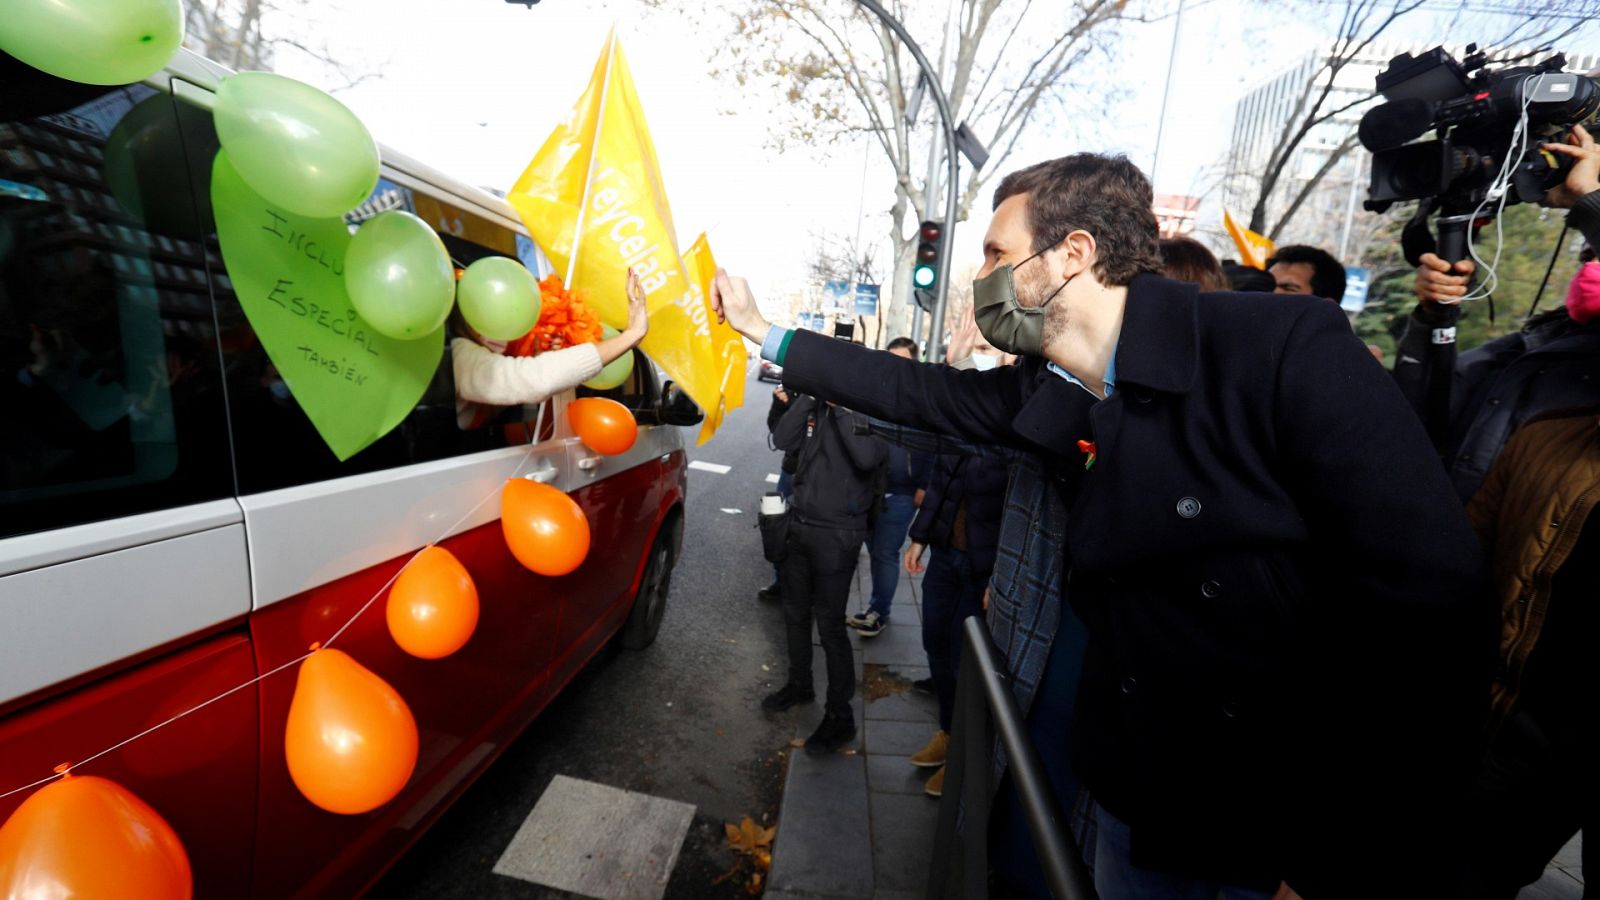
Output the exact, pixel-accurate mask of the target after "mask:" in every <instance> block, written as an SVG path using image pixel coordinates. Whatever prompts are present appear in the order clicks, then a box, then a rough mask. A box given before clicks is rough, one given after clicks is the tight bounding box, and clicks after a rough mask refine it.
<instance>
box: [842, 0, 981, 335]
mask: <svg viewBox="0 0 1600 900" xmlns="http://www.w3.org/2000/svg"><path fill="white" fill-rule="evenodd" d="M856 3H857V4H859V5H860V6H861V7H862V8H863V9H865V10H867V11H868V12H870V13H872V14H873V15H875V16H877V17H878V18H879V19H880V20H881V21H882V22H883V24H884V25H885V26H887V27H888V29H889V30H890V31H893V32H894V33H895V34H896V35H897V36H898V37H899V38H900V41H901V43H903V44H905V45H906V49H907V50H910V51H911V56H912V57H913V58H914V59H916V61H917V65H918V66H920V67H921V68H922V75H923V77H924V78H926V79H927V84H928V93H929V94H932V95H933V102H934V103H935V104H936V105H937V106H938V107H939V120H940V122H941V123H943V125H944V148H945V166H946V172H945V189H944V192H945V197H944V227H945V233H944V240H942V241H940V242H939V283H938V284H936V285H934V298H933V310H932V313H931V318H932V325H933V327H932V329H931V336H930V340H929V341H928V350H927V357H926V358H927V360H928V361H929V362H933V361H935V360H937V359H941V358H943V357H942V355H941V354H940V351H939V342H940V340H941V339H942V338H943V337H944V315H945V298H946V297H948V296H949V288H950V247H951V245H952V244H953V243H954V242H953V241H952V240H951V236H952V235H953V234H954V232H955V227H956V190H957V188H956V179H957V178H958V177H959V175H960V171H959V169H960V158H959V156H958V155H957V153H956V117H955V113H954V111H953V110H951V109H950V98H948V97H946V96H945V95H944V87H943V86H942V85H940V84H939V73H938V71H937V70H935V69H934V67H933V66H932V65H930V64H929V63H928V58H927V57H926V56H924V55H923V54H922V48H920V47H918V46H917V42H916V41H914V40H912V39H911V35H910V34H909V33H908V32H907V31H906V28H905V26H904V25H901V24H900V20H899V19H896V18H895V17H894V16H892V15H890V14H889V11H888V10H886V9H884V8H883V7H882V6H880V5H879V4H878V2H877V0H856Z"/></svg>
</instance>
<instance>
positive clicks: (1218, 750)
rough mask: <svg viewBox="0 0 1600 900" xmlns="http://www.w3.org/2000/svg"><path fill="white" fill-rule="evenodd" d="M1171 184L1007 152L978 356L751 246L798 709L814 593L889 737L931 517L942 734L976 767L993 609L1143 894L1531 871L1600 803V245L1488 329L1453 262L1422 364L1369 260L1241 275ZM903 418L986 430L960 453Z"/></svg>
mask: <svg viewBox="0 0 1600 900" xmlns="http://www.w3.org/2000/svg"><path fill="white" fill-rule="evenodd" d="M1545 146H1546V149H1547V150H1548V151H1549V152H1550V153H1551V154H1554V155H1559V156H1562V157H1566V158H1567V159H1569V160H1570V161H1571V165H1570V170H1569V172H1568V174H1567V176H1566V180H1565V182H1564V183H1563V184H1562V185H1561V186H1559V187H1558V188H1556V189H1554V190H1552V191H1551V192H1550V194H1549V195H1548V197H1547V198H1546V203H1547V205H1551V206H1558V207H1563V208H1567V209H1570V212H1569V213H1568V220H1567V221H1568V224H1569V225H1570V226H1571V227H1572V228H1573V229H1574V230H1576V231H1578V232H1579V233H1581V234H1582V235H1583V236H1584V238H1585V239H1586V240H1587V241H1588V244H1589V246H1590V247H1591V248H1592V247H1596V246H1600V147H1597V146H1596V143H1595V141H1594V139H1593V138H1592V137H1591V136H1590V135H1589V134H1588V133H1587V132H1586V131H1585V130H1584V129H1583V128H1581V127H1577V128H1574V129H1573V131H1572V133H1571V135H1570V136H1569V137H1568V138H1567V139H1566V140H1565V142H1562V143H1550V144H1546V145H1545ZM1152 199H1153V198H1152V192H1151V187H1150V183H1149V181H1148V180H1147V178H1146V177H1145V175H1144V174H1143V173H1142V172H1141V171H1140V170H1139V169H1138V168H1137V167H1136V166H1134V165H1133V164H1132V163H1130V162H1128V161H1127V160H1126V159H1125V158H1122V157H1118V156H1105V155H1098V154H1092V153H1080V154H1076V155H1073V156H1067V157H1063V158H1060V159H1055V160H1050V161H1047V162H1043V163H1040V164H1038V165H1035V166H1031V167H1029V168H1026V169H1023V170H1021V171H1018V172H1014V173H1012V174H1010V175H1008V176H1006V177H1005V178H1004V179H1003V180H1002V182H1001V183H1000V185H999V187H998V188H997V190H996V192H995V195H994V217H993V220H992V223H991V225H990V227H989V229H988V232H987V234H986V235H985V237H984V244H983V256H984V264H983V267H982V269H981V270H980V271H979V273H978V278H977V281H976V282H975V283H974V285H973V298H974V299H973V309H972V313H971V317H970V319H967V320H964V321H962V322H961V323H959V324H958V325H956V327H955V328H954V329H953V330H952V334H951V336H950V350H949V353H948V354H947V357H946V362H945V364H944V365H938V364H927V363H920V362H917V361H915V360H914V359H913V358H911V357H912V356H913V355H914V352H913V351H914V349H915V345H914V344H913V343H912V342H910V341H909V340H902V341H897V342H895V345H893V346H892V347H891V348H890V350H889V352H881V351H872V350H869V349H866V348H864V347H861V346H857V345H854V344H851V343H849V342H846V341H839V340H833V339H830V338H826V337H823V336H821V335H818V334H814V333H809V332H805V331H795V330H791V329H787V328H783V327H779V326H774V325H770V324H769V323H768V322H766V321H765V320H764V319H763V318H762V316H761V313H760V312H759V309H758V307H757V304H756V302H755V300H754V298H753V296H752V295H751V292H750V289H749V286H748V284H747V283H746V282H745V281H744V280H743V279H739V278H735V277H732V276H730V275H728V274H727V273H726V272H720V271H719V273H718V275H717V279H716V281H715V285H714V290H713V298H712V299H713V305H714V307H715V308H716V310H717V312H718V314H719V316H721V317H723V318H724V319H725V320H726V321H727V322H729V323H730V324H731V325H732V326H733V327H734V328H735V329H736V330H738V331H739V332H741V333H742V334H744V335H745V336H746V337H747V338H749V339H750V340H751V341H753V342H755V343H758V344H760V345H761V353H762V356H763V358H765V359H768V360H771V361H772V362H775V363H777V364H779V365H781V366H782V367H783V382H784V383H783V387H781V388H779V389H778V390H777V391H776V392H775V394H774V406H773V415H772V417H771V418H770V419H769V422H770V424H771V426H772V431H773V443H774V445H775V446H776V447H777V448H778V449H780V450H782V451H784V452H785V454H786V456H785V464H784V472H785V479H792V481H791V482H789V483H787V484H786V486H785V490H786V491H787V490H790V489H791V488H792V493H791V494H790V503H789V511H790V515H789V519H790V521H789V523H788V529H789V530H788V535H787V541H786V548H787V553H786V554H784V555H783V556H782V559H781V562H780V563H779V565H778V569H779V578H778V581H777V585H776V586H775V588H776V589H775V590H771V591H770V592H768V593H767V595H768V596H769V597H771V598H772V599H775V600H777V601H778V602H780V603H781V604H782V606H783V610H784V616H785V620H786V622H787V628H788V636H789V641H788V643H789V653H790V666H789V677H788V680H787V682H786V683H785V684H784V685H783V686H782V687H781V688H780V689H779V690H778V691H777V692H775V693H774V694H772V695H771V696H769V697H767V698H766V700H765V701H764V703H763V705H764V706H765V707H766V708H767V709H770V710H781V709H787V708H789V707H791V706H794V705H795V704H798V703H802V702H805V701H807V700H811V699H813V697H814V688H813V685H812V667H811V652H812V645H811V640H810V634H811V628H812V624H813V622H814V623H815V626H816V629H817V632H818V634H819V635H820V637H821V643H822V647H823V651H824V653H825V655H826V656H827V662H828V665H827V672H828V675H827V677H828V685H827V703H826V707H825V714H824V717H823V720H822V722H821V724H820V725H819V726H818V727H817V730H816V733H815V734H813V735H812V737H811V738H810V739H809V740H808V742H807V746H806V749H807V750H808V751H810V752H828V751H832V750H835V749H837V748H838V747H840V746H843V745H844V744H845V743H847V742H848V741H849V740H850V739H851V737H853V735H854V731H855V725H854V719H853V714H852V710H851V708H850V702H851V697H852V696H853V693H854V687H855V684H854V679H855V673H854V666H853V655H852V651H851V648H850V644H849V641H848V637H847V631H846V629H847V628H850V627H854V628H856V629H858V632H859V633H860V634H861V635H862V636H863V637H866V636H870V635H875V634H877V633H879V632H881V630H882V629H883V628H884V627H885V626H886V625H887V624H888V622H889V619H890V612H891V609H892V607H891V605H890V602H889V601H890V600H891V599H892V597H893V582H894V580H895V579H897V577H898V573H897V572H895V571H893V570H892V569H891V568H890V567H889V561H890V560H892V559H893V558H894V557H895V556H902V554H901V548H902V546H904V542H905V541H906V539H907V536H908V532H909V539H910V542H911V543H910V546H909V547H908V548H906V549H905V550H904V552H903V558H902V561H901V565H902V566H903V568H905V569H906V570H907V571H910V572H913V573H920V574H921V575H922V590H923V606H924V615H923V642H924V647H925V648H926V650H927V655H928V661H929V668H930V671H931V673H932V687H933V689H934V691H935V692H936V693H937V694H938V697H939V731H938V732H937V733H936V734H935V735H933V737H932V739H931V740H930V742H929V744H928V746H927V747H925V748H924V749H923V750H922V751H920V752H919V753H917V754H916V755H915V756H914V757H912V760H911V761H912V762H913V763H915V764H917V765H927V766H940V765H942V764H943V762H944V757H945V753H946V749H947V747H948V745H949V736H950V731H951V729H952V727H953V725H954V723H953V722H952V721H951V708H952V702H953V697H954V690H955V677H956V672H957V671H958V667H959V665H960V648H961V644H960V640H959V635H960V632H961V629H960V627H959V623H960V622H961V621H962V620H964V619H965V618H967V617H971V616H979V615H982V616H985V617H986V621H987V625H988V627H989V630H990V632H991V633H992V636H993V638H994V640H995V642H996V645H997V646H998V648H999V649H1000V651H1001V653H1002V654H1003V657H1004V660H1005V665H1006V666H1007V668H1008V672H1007V673H1006V675H1007V676H1008V680H1009V683H1010V684H1011V685H1012V688H1013V691H1014V693H1015V695H1016V699H1017V701H1018V705H1019V707H1020V709H1021V710H1022V711H1023V713H1024V715H1025V716H1026V717H1027V725H1028V731H1029V734H1030V736H1031V738H1032V739H1033V741H1034V743H1035V745H1036V747H1037V748H1038V749H1039V752H1040V756H1041V758H1042V760H1043V762H1044V765H1045V769H1046V775H1047V777H1048V779H1049V781H1050V783H1051V787H1052V789H1053V790H1054V791H1055V793H1056V794H1057V800H1058V802H1059V804H1060V807H1061V808H1062V809H1077V810H1083V811H1085V816H1086V822H1085V823H1083V824H1085V825H1087V826H1090V827H1089V828H1088V829H1087V833H1089V834H1092V837H1093V840H1092V841H1086V842H1084V844H1083V846H1082V848H1081V849H1082V850H1083V852H1084V855H1085V861H1086V862H1087V863H1088V864H1089V865H1090V867H1091V868H1092V871H1093V876H1094V880H1095V885H1096V889H1097V891H1098V893H1099V895H1100V897H1101V898H1103V900H1135V898H1137V900H1167V898H1173V900H1177V898H1184V900H1188V898H1196V900H1213V898H1217V897H1226V898H1230V900H1240V898H1260V900H1267V898H1290V897H1306V898H1311V900H1319V898H1345V897H1359V898H1374V897H1377V898H1382V897H1441V898H1456V897H1460V898H1485V900H1489V898H1512V897H1514V896H1516V894H1517V892H1518V890H1519V889H1520V887H1521V886H1523V885H1525V884H1528V883H1530V882H1532V881H1534V880H1536V879H1538V878H1539V876H1540V874H1541V873H1542V871H1543V869H1544V867H1545V865H1546V864H1547V863H1548V862H1549V860H1550V859H1551V857H1552V856H1553V855H1554V854H1555V853H1556V852H1557V851H1558V850H1559V849H1560V848H1561V847H1562V846H1563V845H1564V844H1565V843H1566V842H1567V841H1568V840H1569V839H1571V838H1572V836H1573V835H1574V834H1575V833H1577V832H1578V831H1579V830H1580V829H1581V828H1582V827H1583V826H1584V824H1585V823H1586V821H1587V818H1588V815H1589V813H1590V812H1591V811H1592V810H1594V809H1595V806H1594V802H1593V795H1592V793H1591V791H1590V779H1589V772H1590V771H1591V770H1590V769H1589V766H1588V762H1589V757H1588V751H1589V749H1590V747H1591V744H1592V741H1593V730H1592V727H1591V721H1592V719H1593V718H1594V713H1593V712H1592V711H1591V708H1590V707H1589V706H1588V705H1587V703H1588V700H1589V699H1592V697H1593V695H1592V694H1591V693H1590V691H1591V689H1592V688H1593V687H1594V686H1595V682H1594V672H1593V669H1592V667H1591V666H1592V664H1591V663H1590V662H1588V661H1587V659H1588V657H1587V647H1588V646H1589V638H1590V637H1592V636H1594V635H1593V633H1592V632H1590V631H1588V630H1587V629H1589V628H1591V627H1593V624H1592V623H1593V622H1594V621H1596V620H1595V619H1594V618H1593V617H1591V616H1589V615H1588V612H1589V611H1588V607H1587V606H1586V605H1585V604H1586V603H1588V602H1590V601H1592V599H1593V598H1594V597H1595V596H1596V595H1597V593H1600V517H1595V516H1591V512H1592V510H1593V508H1594V506H1595V504H1596V503H1597V502H1600V377H1596V376H1600V262H1596V261H1595V260H1594V254H1593V251H1592V250H1587V251H1585V256H1584V259H1583V262H1582V266H1581V268H1580V271H1579V274H1578V276H1577V277H1576V278H1575V279H1574V280H1573V281H1572V283H1571V285H1570V288H1569V291H1568V294H1567V299H1566V303H1565V305H1564V307H1563V308H1562V309H1560V310H1556V311H1553V312H1551V313H1548V314H1545V315H1543V316H1540V317H1537V318H1535V319H1532V320H1531V321H1529V322H1528V323H1527V324H1526V327H1525V328H1524V329H1523V330H1521V331H1520V332H1518V333H1516V334H1514V335H1510V336H1508V337H1505V338H1501V339H1498V340H1496V341H1493V342H1491V343H1489V344H1486V345H1485V346H1483V347H1480V348H1476V349H1472V350H1470V351H1468V352H1465V353H1462V354H1460V356H1459V357H1456V356H1455V347H1454V345H1453V344H1452V343H1450V341H1448V340H1444V339H1441V337H1440V335H1441V330H1440V328H1439V324H1438V323H1440V322H1442V321H1444V320H1445V319H1446V318H1447V317H1448V316H1447V314H1448V312H1449V309H1448V308H1449V306H1450V305H1452V304H1455V303H1459V302H1460V301H1461V298H1462V297H1463V296H1465V295H1466V294H1467V293H1468V290H1469V285H1470V284H1471V283H1472V279H1473V278H1474V276H1475V273H1474V272H1473V270H1472V266H1471V264H1470V263H1456V264H1451V263H1448V262H1445V261H1443V260H1440V259H1439V258H1438V257H1436V256H1432V255H1426V256H1423V257H1422V259H1421V265H1420V267H1419V268H1418V273H1417V277H1416V281H1415V285H1416V286H1415V291H1416V294H1417V297H1418V304H1417V307H1416V309H1415V311H1414V312H1413V313H1412V315H1411V319H1410V322H1409V324H1408V329H1407V332H1406V334H1405V335H1404V336H1403V337H1402V339H1401V340H1400V342H1399V347H1398V350H1397V353H1396V360H1395V363H1394V365H1393V370H1392V371H1390V370H1388V369H1386V368H1385V367H1384V366H1383V365H1381V364H1379V363H1376V362H1374V358H1373V357H1374V356H1376V355H1377V354H1375V353H1373V352H1372V351H1371V349H1370V348H1368V347H1366V346H1364V345H1363V344H1362V342H1361V341H1360V340H1359V339H1358V338H1357V337H1356V336H1355V334H1354V332H1353V330H1352V328H1351V326H1350V322H1349V319H1348V318H1347V316H1346V315H1345V314H1344V312H1343V311H1342V310H1341V309H1340V307H1339V304H1338V301H1339V299H1340V298H1341V297H1342V296H1343V294H1344V287H1345V286H1344V280H1345V273H1344V267H1343V266H1342V265H1341V264H1340V263H1339V262H1338V261H1337V260H1336V259H1334V258H1333V257H1332V256H1331V255H1329V254H1328V253H1326V252H1325V251H1322V250H1319V249H1317V248H1314V247H1307V246H1285V247H1281V248H1279V249H1278V250H1277V252H1276V253H1275V255H1274V256H1273V258H1272V259H1271V260H1269V261H1268V263H1267V266H1266V268H1265V270H1264V271H1263V270H1255V269H1248V268H1245V267H1239V266H1237V265H1232V266H1229V265H1225V264H1224V263H1222V262H1219V261H1218V260H1217V259H1216V257H1215V256H1213V255H1212V254H1211V253H1210V252H1209V251H1208V250H1207V249H1206V248H1205V247H1204V246H1203V245H1201V244H1199V243H1197V242H1195V241H1192V240H1188V239H1181V238H1180V239H1176V240H1169V241H1162V240H1160V239H1159V237H1158V230H1157V224H1156V219H1155V216H1154V214H1153V212H1152V211H1151V205H1152ZM1261 291H1272V292H1274V293H1275V294H1276V295H1278V296H1263V295H1262V294H1261V293H1260V292H1261ZM1441 354H1444V355H1443V356H1441ZM1441 372H1442V373H1449V374H1445V375H1441V374H1439V373H1441ZM1441 381H1447V382H1448V383H1440V382H1441ZM1441 397H1443V398H1444V401H1443V402H1442V403H1441V402H1440V400H1439V398H1441ZM1444 409H1447V411H1448V421H1444V422H1428V423H1427V424H1428V427H1425V424H1424V423H1425V419H1427V417H1428V416H1429V415H1430V414H1432V415H1435V416H1436V415H1437V413H1438V411H1439V410H1444ZM1430 411H1431V413H1430ZM869 419H870V420H882V421H885V422H891V423H896V424H897V425H899V426H904V427H905V428H907V429H915V430H917V431H920V432H926V433H928V434H932V435H941V436H947V437H948V438H950V439H951V444H950V446H952V447H955V446H960V447H963V448H965V450H964V451H963V452H959V453H950V454H944V455H940V456H938V457H937V458H935V459H932V460H929V459H926V458H922V457H921V456H920V454H919V453H917V452H915V451H913V450H910V449H906V448H904V447H900V446H896V445H895V442H894V441H893V440H886V439H885V438H884V437H882V436H874V435H873V434H872V433H871V432H872V430H873V429H872V428H871V425H870V421H869ZM881 433H882V432H881V431H880V434H881ZM907 523H909V525H908V524H907ZM864 544H866V545H870V549H871V558H872V577H873V591H872V599H871V603H870V606H869V608H867V609H866V610H864V611H862V612H861V613H860V614H858V615H856V616H847V610H846V604H847V598H848V593H849V591H848V587H849V582H850V578H851V574H852V573H853V571H854V569H855V566H856V564H857V560H858V558H859V556H860V553H861V548H862V546H863V545H864ZM1586 597H1587V598H1589V600H1585V599H1584V598H1586ZM996 762H997V764H996V766H995V769H994V771H995V772H996V774H997V775H998V777H999V780H998V781H997V784H996V787H997V789H998V790H999V792H1000V793H999V798H998V802H997V804H996V806H995V810H994V812H993V813H992V814H991V816H990V819H989V821H988V822H987V823H974V822H971V821H968V822H966V823H965V824H964V828H965V829H967V832H968V836H969V838H970V837H971V836H972V835H973V834H974V833H977V832H976V831H975V830H980V831H981V829H983V828H984V827H985V826H986V827H987V838H988V840H989V842H990V847H991V853H990V859H991V861H992V871H991V873H990V877H991V883H992V885H993V888H994V892H995V895H996V896H1024V897H1042V896H1048V893H1047V891H1046V889H1045V887H1044V879H1043V876H1042V873H1041V872H1040V871H1039V866H1038V863H1037V861H1036V859H1034V858H1033V853H1032V850H1031V841H1030V838H1029V836H1028V834H1027V832H1026V830H1025V828H1023V827H1022V825H1021V817H1020V815H1018V814H1017V813H1016V810H1015V804H1014V802H1013V803H1010V804H1008V802H1007V797H1008V796H1011V795H1010V794H1009V792H1010V791H1011V790H1012V788H1011V785H1010V779H1009V777H1007V776H1006V774H1005V768H1004V761H1003V760H998V761H996ZM941 785H942V770H941V771H940V772H939V773H937V774H936V775H935V776H934V777H933V778H931V779H930V780H929V792H930V793H933V794H935V795H937V794H938V793H939V792H940V788H941ZM1590 855H1591V854H1589V853H1588V852H1587V849H1586V851H1585V857H1586V859H1585V860H1584V861H1585V863H1587V862H1588V859H1587V857H1588V856H1590ZM1585 868H1587V866H1585ZM1596 871H1600V867H1597V868H1596Z"/></svg>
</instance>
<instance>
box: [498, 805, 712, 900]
mask: <svg viewBox="0 0 1600 900" xmlns="http://www.w3.org/2000/svg"><path fill="white" fill-rule="evenodd" d="M693 820H694V807H693V806H691V805H689V804H687V803H679V802H678V801H676V800H666V799H662V798H660V797H651V796H648V795H646V794H640V793H635V792H633V791H624V790H621V789H619V788H613V787H607V786H606V785H603V784H595V783H594V782H591V781H580V780H578V779H576V778H568V777H567V776H565V775H557V776H556V777H555V778H554V779H553V780H552V781H551V782H550V786H549V787H548V788H546V789H545V792H544V794H543V795H542V796H541V797H540V798H539V802H538V803H537V804H536V805H535V806H534V808H533V812H531V813H529V814H528V818H527V819H526V820H525V821H523V823H522V827H521V828H519V829H517V833H516V836H515V837H513V838H512V839H511V843H510V844H509V845H508V846H507V847H506V849H505V852H504V853H502V854H501V855H500V860H499V861H498V862H496V863H495V865H494V873H495V874H496V875H505V876H508V877H511V878H520V879H522V880H524V881H531V882H533V883H535V884H542V885H545V886H548V887H554V888H560V889H561V890H565V891H572V892H574V893H579V894H583V895H585V896H589V897H598V898H601V900H659V898H661V897H663V896H665V895H666V892H667V880H668V878H669V877H670V876H671V874H672V867H673V866H674V865H676V864H677V862H678V851H679V850H681V849H682V847H683V838H684V835H686V834H688V833H689V824H690V822H692V821H693Z"/></svg>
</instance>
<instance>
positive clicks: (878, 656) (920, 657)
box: [856, 623, 928, 666]
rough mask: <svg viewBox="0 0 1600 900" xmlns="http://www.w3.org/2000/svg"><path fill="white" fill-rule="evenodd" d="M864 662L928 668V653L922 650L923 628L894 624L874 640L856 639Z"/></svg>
mask: <svg viewBox="0 0 1600 900" xmlns="http://www.w3.org/2000/svg"><path fill="white" fill-rule="evenodd" d="M856 640H857V641H858V642H859V643H860V645H861V650H862V657H861V658H862V660H863V661H864V662H869V663H883V664H888V665H896V664H898V665H907V666H926V665H927V664H928V654H927V651H925V650H923V649H922V628H921V626H920V625H915V624H910V623H908V624H905V625H900V624H893V625H890V626H889V627H888V628H886V629H884V631H883V633H882V634H880V635H878V636H877V637H874V638H856Z"/></svg>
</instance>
